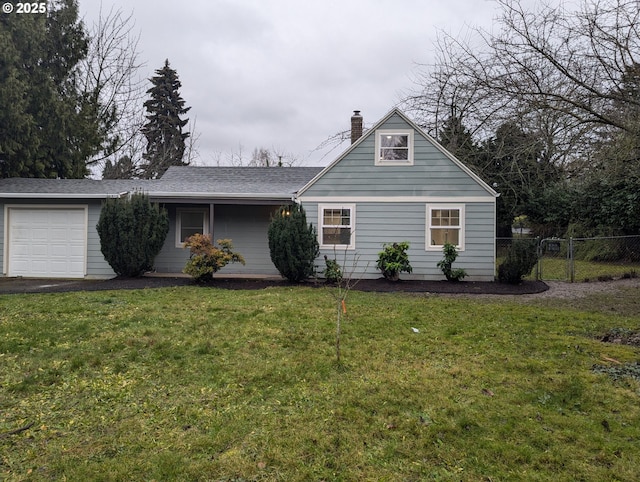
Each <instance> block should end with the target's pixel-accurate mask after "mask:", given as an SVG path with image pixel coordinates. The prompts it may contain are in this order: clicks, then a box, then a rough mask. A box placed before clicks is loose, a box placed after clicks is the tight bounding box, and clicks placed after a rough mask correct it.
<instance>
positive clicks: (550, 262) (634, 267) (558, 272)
mask: <svg viewBox="0 0 640 482" xmlns="http://www.w3.org/2000/svg"><path fill="white" fill-rule="evenodd" d="M501 262H502V260H501V259H499V260H498V261H497V263H496V266H497V265H499V264H500V263H501ZM539 263H540V266H541V269H542V276H541V278H542V279H543V280H546V281H554V280H555V281H558V280H560V281H568V280H569V278H570V276H569V271H568V270H569V264H568V262H567V260H566V258H562V257H558V258H554V257H544V258H542V259H541V260H540V261H539ZM639 272H640V265H639V264H637V263H605V262H596V261H583V260H574V280H575V281H577V282H587V281H598V280H604V281H606V280H610V279H612V278H620V277H623V276H627V277H630V276H633V277H637V276H638V273H639ZM535 277H536V268H533V270H532V271H531V274H530V275H529V276H527V277H526V279H535Z"/></svg>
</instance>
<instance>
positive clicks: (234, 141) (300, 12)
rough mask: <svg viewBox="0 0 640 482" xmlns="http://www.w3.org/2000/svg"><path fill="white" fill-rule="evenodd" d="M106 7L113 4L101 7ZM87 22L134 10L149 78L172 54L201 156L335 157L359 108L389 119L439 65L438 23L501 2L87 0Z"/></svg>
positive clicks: (465, 20)
mask: <svg viewBox="0 0 640 482" xmlns="http://www.w3.org/2000/svg"><path fill="white" fill-rule="evenodd" d="M101 5H102V6H101ZM79 6H80V15H81V16H82V17H83V19H84V21H85V23H86V24H87V26H90V25H91V24H92V23H94V22H95V20H96V19H97V18H98V15H99V11H100V8H102V10H103V12H108V11H109V10H110V9H111V8H112V7H114V8H115V9H120V10H121V11H122V12H123V13H124V14H126V15H128V14H132V15H133V18H134V19H135V30H136V31H139V33H140V44H139V51H140V58H141V60H142V61H143V62H144V63H145V66H144V68H143V69H142V72H141V75H142V76H143V77H144V78H150V77H152V76H153V75H154V71H155V70H157V69H159V68H161V67H162V65H163V64H164V60H165V59H169V62H170V64H171V66H172V67H173V68H174V69H175V70H176V71H177V72H178V75H179V77H180V81H181V82H182V89H181V94H182V97H183V99H184V100H185V102H186V104H187V105H188V106H191V111H190V112H189V114H188V117H189V118H196V121H197V123H196V132H198V133H199V135H200V137H199V141H198V152H199V159H198V161H197V162H196V164H199V165H212V164H215V159H217V158H219V159H220V160H221V161H223V162H224V160H225V159H226V158H227V157H228V155H229V154H231V153H232V152H236V153H237V152H238V151H239V150H240V149H242V151H243V154H244V156H245V157H247V158H248V157H249V156H250V154H251V152H252V151H253V149H254V148H259V147H264V148H267V149H273V148H277V149H278V150H280V151H285V152H287V153H291V154H293V155H294V156H295V157H296V158H297V159H299V161H300V162H299V164H301V165H326V164H328V163H329V162H331V161H332V160H333V159H334V158H335V157H337V155H338V154H339V153H340V152H341V151H342V150H344V149H345V148H346V147H347V145H343V146H340V147H339V148H338V149H336V150H334V151H332V152H330V153H328V152H327V151H322V152H313V151H314V150H315V148H316V147H317V146H319V145H320V144H321V143H322V142H323V141H324V140H326V139H327V138H328V137H330V136H332V135H333V134H336V133H337V132H339V131H342V130H346V129H348V128H349V118H350V116H351V113H352V112H353V110H354V109H358V110H361V111H362V115H363V116H364V121H365V124H367V125H370V124H372V123H374V122H376V121H378V120H379V119H380V118H381V117H382V116H384V115H385V114H386V113H387V112H388V111H389V110H391V109H392V108H393V107H394V106H395V105H396V104H397V103H398V102H399V100H400V99H401V98H402V96H403V93H406V92H407V90H408V89H410V88H412V87H413V86H414V84H413V81H412V77H413V74H414V73H415V65H416V63H423V64H424V63H431V62H432V61H433V55H434V47H433V43H434V40H435V39H436V34H437V31H438V30H445V31H447V32H450V33H452V34H455V35H457V34H458V33H464V32H465V31H466V28H467V26H469V25H482V26H485V27H490V25H491V21H492V19H493V18H494V17H495V15H496V6H495V3H493V2H492V1H489V0H446V1H442V2H439V1H433V0H315V1H307V0H189V1H179V0H135V1H133V2H132V1H131V0H103V1H102V2H100V0H79Z"/></svg>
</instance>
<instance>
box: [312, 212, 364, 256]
mask: <svg viewBox="0 0 640 482" xmlns="http://www.w3.org/2000/svg"><path fill="white" fill-rule="evenodd" d="M326 209H348V210H349V220H350V224H348V225H346V224H345V225H336V224H327V225H325V224H324V211H325V210H326ZM318 227H319V229H318V238H319V240H318V243H319V244H320V249H338V250H344V249H348V250H351V249H355V248H356V234H355V228H356V205H355V204H320V205H318ZM325 227H334V228H335V227H341V228H345V227H348V228H349V229H350V230H351V231H350V235H351V236H350V238H349V241H350V242H349V244H330V243H325V242H324V228H325Z"/></svg>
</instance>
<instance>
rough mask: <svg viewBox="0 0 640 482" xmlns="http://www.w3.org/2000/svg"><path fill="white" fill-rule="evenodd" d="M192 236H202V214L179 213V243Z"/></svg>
mask: <svg viewBox="0 0 640 482" xmlns="http://www.w3.org/2000/svg"><path fill="white" fill-rule="evenodd" d="M194 234H204V215H203V213H202V212H188V211H185V212H182V213H180V241H182V242H184V241H185V240H186V239H187V238H188V237H189V236H193V235H194Z"/></svg>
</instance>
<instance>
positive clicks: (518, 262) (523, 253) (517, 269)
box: [498, 239, 538, 284]
mask: <svg viewBox="0 0 640 482" xmlns="http://www.w3.org/2000/svg"><path fill="white" fill-rule="evenodd" d="M537 262H538V252H537V241H536V240H535V239H520V240H515V239H514V240H513V242H512V244H511V247H510V248H509V250H508V251H507V256H506V258H505V260H504V261H503V262H502V264H500V266H498V281H499V282H500V283H509V284H518V283H520V282H521V281H522V278H523V277H525V276H527V275H528V274H529V273H531V270H532V269H533V267H534V266H535V265H536V263H537Z"/></svg>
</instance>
